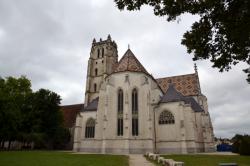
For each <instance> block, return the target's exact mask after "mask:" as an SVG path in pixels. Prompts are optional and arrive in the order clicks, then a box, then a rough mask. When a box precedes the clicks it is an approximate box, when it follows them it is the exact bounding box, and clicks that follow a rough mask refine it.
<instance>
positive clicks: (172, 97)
mask: <svg viewBox="0 0 250 166" xmlns="http://www.w3.org/2000/svg"><path fill="white" fill-rule="evenodd" d="M178 101H184V103H186V104H190V105H191V108H192V109H193V110H194V111H195V112H202V111H203V109H202V108H201V106H200V105H199V104H198V103H197V102H196V101H195V99H194V98H193V97H188V96H183V95H182V94H181V93H180V92H178V91H177V90H176V89H175V88H174V85H173V84H169V87H168V89H167V92H166V93H165V95H164V96H163V97H162V98H161V100H160V103H169V102H178Z"/></svg>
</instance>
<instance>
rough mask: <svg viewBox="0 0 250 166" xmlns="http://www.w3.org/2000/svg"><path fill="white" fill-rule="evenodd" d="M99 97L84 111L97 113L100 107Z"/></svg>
mask: <svg viewBox="0 0 250 166" xmlns="http://www.w3.org/2000/svg"><path fill="white" fill-rule="evenodd" d="M98 101H99V97H97V98H95V99H94V100H92V101H91V102H90V103H89V104H88V105H87V106H86V107H85V108H84V109H83V111H96V110H97V107H98Z"/></svg>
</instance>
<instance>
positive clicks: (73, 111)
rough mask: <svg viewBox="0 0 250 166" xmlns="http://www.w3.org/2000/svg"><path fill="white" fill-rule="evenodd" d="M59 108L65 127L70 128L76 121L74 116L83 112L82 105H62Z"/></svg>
mask: <svg viewBox="0 0 250 166" xmlns="http://www.w3.org/2000/svg"><path fill="white" fill-rule="evenodd" d="M60 108H61V110H62V112H63V119H64V125H65V127H68V128H72V127H73V126H74V124H75V121H76V115H77V113H78V112H80V111H82V110H83V108H84V104H74V105H63V106H60Z"/></svg>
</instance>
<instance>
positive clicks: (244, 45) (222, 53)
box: [114, 0, 250, 83]
mask: <svg viewBox="0 0 250 166" xmlns="http://www.w3.org/2000/svg"><path fill="white" fill-rule="evenodd" d="M114 1H115V3H116V4H117V7H118V8H119V9H120V10H123V9H125V8H126V9H127V10H130V11H131V10H140V8H141V6H143V5H149V6H152V7H153V9H154V14H155V15H157V16H167V21H173V20H176V18H177V17H178V16H180V15H181V14H184V13H190V14H193V15H194V14H196V15H199V16H200V20H199V21H198V22H194V23H193V25H192V29H191V30H190V31H187V32H186V33H185V34H184V35H183V39H182V42H181V43H182V44H183V45H185V46H186V47H187V52H188V53H194V57H193V60H201V59H210V61H211V62H212V63H213V67H216V68H218V69H219V71H220V72H223V71H225V70H226V71H228V70H229V69H231V67H232V65H236V64H237V63H239V62H244V63H247V64H248V65H250V1H249V0H114ZM247 81H248V82H249V83H250V76H249V75H248V79H247Z"/></svg>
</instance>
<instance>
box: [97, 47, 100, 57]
mask: <svg viewBox="0 0 250 166" xmlns="http://www.w3.org/2000/svg"><path fill="white" fill-rule="evenodd" d="M97 58H100V50H99V49H97Z"/></svg>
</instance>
